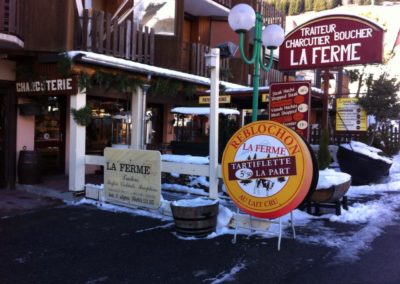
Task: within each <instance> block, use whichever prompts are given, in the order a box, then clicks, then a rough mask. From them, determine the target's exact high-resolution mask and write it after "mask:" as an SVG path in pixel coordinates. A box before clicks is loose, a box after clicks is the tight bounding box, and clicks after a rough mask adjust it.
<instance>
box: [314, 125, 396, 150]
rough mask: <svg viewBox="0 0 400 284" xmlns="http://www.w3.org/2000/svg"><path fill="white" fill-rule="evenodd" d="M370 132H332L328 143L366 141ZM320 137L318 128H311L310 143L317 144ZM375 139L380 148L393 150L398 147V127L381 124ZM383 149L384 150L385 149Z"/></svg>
mask: <svg viewBox="0 0 400 284" xmlns="http://www.w3.org/2000/svg"><path fill="white" fill-rule="evenodd" d="M371 134H372V133H371V132H370V131H368V132H362V133H361V134H358V133H356V132H344V133H343V134H341V133H334V134H333V135H332V134H331V135H330V137H329V138H330V142H329V143H330V144H335V145H339V144H342V143H349V142H350V141H352V140H353V141H367V139H368V137H369V136H370V135H371ZM319 138H320V129H319V128H316V129H312V130H311V135H310V143H311V144H319ZM375 140H376V141H377V142H378V143H380V146H381V147H382V148H385V149H386V150H387V152H392V151H393V150H394V151H395V150H396V149H400V132H399V129H398V127H394V126H390V127H387V126H381V127H379V128H378V129H377V130H376V132H375ZM385 149H384V150H385Z"/></svg>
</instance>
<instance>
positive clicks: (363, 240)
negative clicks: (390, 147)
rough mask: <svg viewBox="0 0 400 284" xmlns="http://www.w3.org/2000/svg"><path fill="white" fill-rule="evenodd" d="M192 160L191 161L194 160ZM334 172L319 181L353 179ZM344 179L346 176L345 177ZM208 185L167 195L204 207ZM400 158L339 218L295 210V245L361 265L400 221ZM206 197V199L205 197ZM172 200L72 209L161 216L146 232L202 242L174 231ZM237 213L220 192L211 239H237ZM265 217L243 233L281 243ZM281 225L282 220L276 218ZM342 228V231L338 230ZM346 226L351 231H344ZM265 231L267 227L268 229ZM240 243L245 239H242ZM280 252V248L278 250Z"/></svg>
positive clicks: (357, 189)
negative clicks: (153, 206) (153, 207)
mask: <svg viewBox="0 0 400 284" xmlns="http://www.w3.org/2000/svg"><path fill="white" fill-rule="evenodd" d="M189 158H190V159H189ZM163 159H165V160H169V161H171V160H174V161H182V160H180V159H179V158H178V157H174V155H168V156H166V157H165V158H163ZM182 159H184V160H185V161H186V162H189V163H204V162H205V161H204V158H202V159H200V158H199V159H198V160H196V158H195V157H189V156H182ZM334 172H335V170H332V169H330V170H328V171H324V172H322V171H320V176H321V179H326V177H328V178H327V179H328V180H325V181H321V180H320V181H319V185H318V187H319V188H321V187H323V186H324V184H325V186H329V183H330V182H329V178H330V179H331V180H333V181H332V183H334V182H335V180H336V182H337V179H338V178H340V179H341V180H342V181H343V180H346V179H347V178H348V175H347V174H344V173H340V172H338V169H336V172H338V174H339V176H336V178H332V176H333V177H335V173H334ZM340 175H341V176H340ZM196 183H198V184H203V185H207V180H206V179H205V177H198V178H195V179H194V180H193V181H192V182H191V184H190V185H177V184H162V195H163V196H168V197H169V200H171V199H170V198H171V197H172V198H173V199H175V200H176V199H185V200H184V201H175V203H176V202H178V203H179V202H181V203H182V204H184V205H185V206H196V204H200V205H204V202H206V203H207V201H205V199H204V198H203V197H207V193H206V192H204V191H203V190H202V189H199V188H195V187H194V185H195V184H196ZM89 186H92V187H98V188H100V189H101V188H102V187H103V185H89ZM396 193H400V155H396V156H394V157H393V164H392V166H391V169H390V175H389V176H388V177H385V178H384V180H382V181H381V182H379V183H376V184H370V185H362V186H350V188H349V190H348V192H347V197H348V199H349V209H348V210H344V209H342V214H341V215H339V216H337V215H335V212H334V210H333V209H324V208H323V209H322V210H325V211H326V212H325V213H324V214H323V215H321V216H314V215H310V214H307V213H306V212H305V211H301V210H298V209H296V210H294V211H293V221H294V224H295V230H296V241H298V242H301V243H305V244H316V245H322V246H326V247H329V248H332V249H333V250H334V251H335V255H334V258H333V262H340V263H346V262H350V263H351V262H354V261H357V260H358V259H359V258H360V256H361V255H362V254H363V253H365V252H367V251H368V250H370V249H371V244H372V242H373V241H374V240H375V239H376V238H377V237H379V236H380V235H381V234H383V233H384V232H385V227H387V226H390V225H392V224H394V223H395V221H396V220H398V219H399V217H400V216H399V213H398V212H397V211H398V209H399V208H400V194H396ZM202 196H203V197H202ZM170 202H171V201H168V200H166V199H164V198H162V202H161V206H160V208H159V210H157V211H152V212H150V211H147V210H142V209H133V208H127V207H121V206H117V205H113V204H108V203H102V202H99V201H97V200H91V199H88V198H84V199H82V200H80V201H79V202H76V203H73V204H72V205H80V204H91V205H94V206H97V208H98V209H99V210H107V211H112V212H126V213H129V214H133V215H141V216H146V217H149V218H157V219H160V220H163V221H165V222H166V224H165V225H162V226H157V227H154V228H149V229H146V230H164V229H168V230H171V228H172V230H171V233H172V234H174V235H175V236H176V237H177V238H180V239H182V240H186V241H198V240H199V239H198V238H195V237H183V236H180V235H178V234H176V233H175V230H174V229H173V228H174V221H173V218H172V216H171V213H170V208H169V206H170ZM235 214H236V210H235V209H234V206H232V202H231V201H230V199H229V197H227V196H226V195H223V194H222V193H220V199H219V214H218V219H217V228H216V231H215V232H214V233H212V234H210V235H208V236H207V237H206V238H207V239H213V238H218V237H219V236H221V235H232V238H233V235H234V233H235V230H234V228H232V227H231V226H228V224H229V223H230V222H231V221H232V217H233V216H234V215H235ZM241 218H244V219H241V220H245V221H244V222H246V220H248V219H246V218H249V216H248V215H242V216H241ZM281 218H282V221H283V224H284V227H283V240H282V245H281V249H285V241H284V240H285V238H292V231H291V229H290V227H289V226H288V225H287V224H288V220H289V218H290V214H288V215H285V216H283V217H281ZM266 221H268V220H266V219H263V220H261V221H260V224H262V225H261V227H263V228H264V230H260V231H256V232H252V231H250V230H249V229H243V228H240V229H238V231H237V233H238V234H239V235H254V234H256V235H258V236H260V237H262V238H268V239H271V238H272V239H274V240H275V239H276V241H278V238H277V236H278V234H279V225H278V224H276V223H271V224H267V223H266ZM273 221H277V220H273ZM338 227H340V230H336V229H337V228H338ZM343 227H345V228H347V230H343ZM265 228H267V229H266V230H265ZM239 241H240V240H239ZM274 249H275V248H274ZM243 266H244V264H243V263H238V264H237V266H235V267H234V268H232V270H231V271H230V272H227V274H226V275H222V276H220V277H218V279H214V281H213V283H220V280H221V279H225V278H229V277H233V275H234V274H235V273H238V272H239V271H240V270H241V269H243V268H244V267H243Z"/></svg>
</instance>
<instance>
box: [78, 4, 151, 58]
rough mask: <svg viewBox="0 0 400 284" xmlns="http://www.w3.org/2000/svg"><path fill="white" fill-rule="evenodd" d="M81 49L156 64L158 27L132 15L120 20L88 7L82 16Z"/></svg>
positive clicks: (80, 20)
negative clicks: (138, 19) (137, 20)
mask: <svg viewBox="0 0 400 284" xmlns="http://www.w3.org/2000/svg"><path fill="white" fill-rule="evenodd" d="M78 19H79V23H78V28H79V29H80V33H79V36H78V38H77V40H76V43H75V48H76V49H78V50H84V51H92V52H96V53H100V54H105V55H112V56H115V57H120V58H125V59H129V60H132V61H136V62H140V63H145V64H150V65H154V30H153V29H150V28H148V27H143V26H141V25H138V24H137V23H134V22H133V21H131V20H130V19H129V18H127V19H125V20H123V21H120V20H119V19H118V18H114V19H112V18H111V14H108V13H104V12H103V11H93V12H92V15H90V13H89V11H88V10H84V12H83V16H82V17H79V18H78Z"/></svg>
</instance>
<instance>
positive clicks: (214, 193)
mask: <svg viewBox="0 0 400 284" xmlns="http://www.w3.org/2000/svg"><path fill="white" fill-rule="evenodd" d="M210 55H211V56H214V57H215V65H214V66H213V65H212V64H211V65H210V66H209V67H210V73H211V76H210V81H211V84H210V87H211V92H210V118H209V119H210V140H209V147H210V148H209V149H210V156H209V157H210V183H209V184H210V186H209V197H210V198H213V199H217V198H218V145H219V142H218V118H219V111H218V108H219V106H218V104H219V102H218V96H219V58H220V56H219V48H212V49H211V50H210Z"/></svg>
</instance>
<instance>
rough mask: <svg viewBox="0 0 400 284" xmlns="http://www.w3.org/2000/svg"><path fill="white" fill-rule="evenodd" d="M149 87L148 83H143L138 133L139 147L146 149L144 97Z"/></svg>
mask: <svg viewBox="0 0 400 284" xmlns="http://www.w3.org/2000/svg"><path fill="white" fill-rule="evenodd" d="M149 88H150V85H148V84H143V85H142V90H143V97H142V123H141V124H142V125H141V127H140V132H141V133H140V134H141V143H140V144H141V145H140V149H142V150H146V97H147V90H148V89H149Z"/></svg>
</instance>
